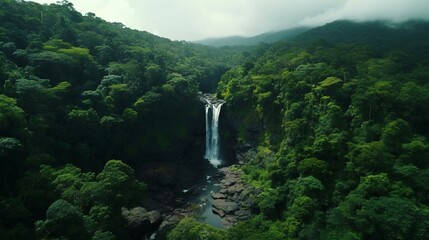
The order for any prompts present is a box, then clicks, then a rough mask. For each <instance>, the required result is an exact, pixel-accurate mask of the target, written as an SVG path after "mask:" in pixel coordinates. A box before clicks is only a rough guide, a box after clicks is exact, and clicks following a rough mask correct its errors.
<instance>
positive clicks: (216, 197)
mask: <svg viewBox="0 0 429 240" xmlns="http://www.w3.org/2000/svg"><path fill="white" fill-rule="evenodd" d="M212 198H213V199H225V198H226V196H225V195H224V194H222V193H212Z"/></svg>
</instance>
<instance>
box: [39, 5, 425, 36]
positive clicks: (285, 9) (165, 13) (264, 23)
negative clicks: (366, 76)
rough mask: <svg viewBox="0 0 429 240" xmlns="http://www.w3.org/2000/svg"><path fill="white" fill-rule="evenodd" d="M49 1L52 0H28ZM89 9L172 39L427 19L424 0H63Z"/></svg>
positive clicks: (81, 10) (88, 10) (85, 11)
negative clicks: (341, 21) (337, 22)
mask: <svg viewBox="0 0 429 240" xmlns="http://www.w3.org/2000/svg"><path fill="white" fill-rule="evenodd" d="M33 1H34V2H39V3H55V2H56V0H33ZM69 2H71V3H73V4H74V7H75V8H76V9H77V10H78V11H80V12H82V13H83V14H84V13H87V12H93V13H95V14H96V15H97V16H99V17H101V18H103V19H105V20H107V21H111V22H121V23H123V24H125V25H126V26H128V27H130V28H134V29H139V30H145V31H148V32H151V33H154V34H156V35H159V36H162V37H167V38H170V39H173V40H188V41H193V40H200V39H204V38H209V37H222V36H233V35H241V36H253V35H257V34H260V33H264V32H269V31H276V30H282V29H287V28H291V27H295V26H299V25H312V26H317V25H321V24H324V23H327V22H331V21H334V20H337V19H352V20H375V19H381V20H392V21H403V20H408V19H429V1H428V0H69Z"/></svg>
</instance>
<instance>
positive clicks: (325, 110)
mask: <svg viewBox="0 0 429 240" xmlns="http://www.w3.org/2000/svg"><path fill="white" fill-rule="evenodd" d="M345 26H346V27H345ZM428 26H429V24H428V23H425V22H408V23H406V24H403V25H401V26H396V27H390V26H387V25H385V24H383V23H380V22H374V23H363V24H357V23H352V22H335V23H332V24H328V25H326V26H323V27H320V28H318V29H314V30H310V31H308V32H307V33H305V34H303V35H301V36H299V37H298V38H297V39H296V44H288V43H278V44H275V45H270V46H262V47H261V48H260V49H259V50H256V51H255V52H254V55H253V56H250V57H249V58H248V59H247V61H246V63H245V64H243V65H242V66H241V67H237V68H234V69H232V70H230V71H228V72H227V73H226V74H225V75H224V76H223V77H222V80H221V82H220V83H219V87H218V94H219V96H220V97H222V98H224V99H225V100H226V102H227V104H228V107H229V108H230V109H229V112H232V113H233V114H234V116H233V118H235V119H239V120H235V121H236V122H238V123H239V124H237V128H238V133H239V141H243V142H251V143H253V144H254V145H255V146H256V147H257V154H256V156H255V157H254V158H253V159H250V160H249V161H248V163H247V164H245V165H244V167H243V168H242V169H243V171H244V173H245V174H246V180H247V181H249V182H250V183H252V184H253V185H254V186H256V187H259V188H261V189H263V192H262V193H261V194H260V196H259V197H258V198H257V199H256V201H257V202H258V205H259V208H260V211H261V215H260V217H258V218H255V219H254V220H252V221H249V222H247V223H243V224H240V225H239V226H237V227H236V228H234V229H231V231H230V232H229V233H228V236H229V237H230V238H231V239H238V238H239V239H427V238H428V237H429V230H428V226H429V208H428V197H427V196H428V195H427V194H428V190H429V189H428V187H427V182H428V181H429V178H428V177H429V175H428V173H429V168H428V167H429V162H428V157H429V142H428V137H429V127H428V126H429V125H428V123H429V106H428V105H427V102H428V101H429V58H428V55H427V51H428V49H429V48H428V45H427V43H428V41H429V37H428V35H427V31H425V29H427V28H428ZM374 29H376V30H377V31H374ZM325 31H326V34H325V35H322V33H325ZM329 33H335V34H332V35H330V34H329ZM352 33H353V34H352ZM387 33H389V34H387ZM325 36H326V37H325ZM303 39H305V40H306V41H300V40H303ZM405 39H409V41H405ZM305 42H307V44H305Z"/></svg>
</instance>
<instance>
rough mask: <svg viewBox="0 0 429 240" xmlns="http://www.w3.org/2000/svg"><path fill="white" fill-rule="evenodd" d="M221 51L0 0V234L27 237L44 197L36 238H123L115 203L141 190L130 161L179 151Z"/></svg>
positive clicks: (212, 81) (222, 66)
mask: <svg viewBox="0 0 429 240" xmlns="http://www.w3.org/2000/svg"><path fill="white" fill-rule="evenodd" d="M232 52H233V50H228V49H225V50H219V49H212V48H207V47H204V46H198V45H195V44H191V43H187V42H173V41H170V40H168V39H164V38H160V37H157V36H155V35H152V34H150V33H147V32H141V31H136V30H131V29H128V28H126V27H125V26H124V25H122V24H120V23H108V22H106V21H104V20H102V19H100V18H98V17H97V16H95V15H94V14H91V13H88V14H86V15H82V14H81V13H79V12H77V11H76V10H75V9H74V7H73V5H72V4H71V3H70V2H67V1H62V2H61V3H60V4H51V5H40V4H36V3H33V2H22V1H14V0H1V1H0V172H1V174H0V175H1V178H0V181H1V182H0V195H1V197H0V215H1V217H0V238H1V239H31V238H34V237H35V235H34V222H35V221H36V220H42V219H45V212H46V210H47V209H48V207H49V206H50V207H49V209H48V211H47V215H46V218H47V219H46V220H45V221H44V222H38V223H37V224H36V233H37V238H50V239H52V238H58V237H60V236H63V237H67V238H69V239H85V238H91V237H92V236H99V235H100V234H101V235H103V234H107V233H108V234H111V233H114V234H115V235H116V236H117V237H118V238H120V239H124V238H127V237H126V235H127V233H126V232H124V229H123V223H122V222H123V221H122V220H121V219H120V209H121V207H124V206H129V205H130V204H131V203H135V202H136V198H137V197H136V196H139V197H140V198H141V196H142V195H139V194H140V193H141V191H143V188H142V186H143V185H142V184H141V183H135V182H134V177H135V174H134V173H133V172H134V170H137V169H138V168H139V167H140V166H141V165H143V164H145V163H147V162H154V161H158V160H167V161H170V162H174V161H183V158H185V157H189V156H188V155H189V154H188V153H186V151H189V150H187V149H188V148H189V145H191V144H192V139H193V137H194V135H195V134H199V132H198V131H199V129H198V126H200V125H198V124H197V123H198V122H202V124H203V122H204V119H201V114H200V112H201V109H202V108H203V107H202V106H201V105H200V103H199V99H198V92H199V91H203V92H213V91H214V90H215V89H216V84H217V81H218V80H219V79H220V76H221V75H222V74H223V73H224V72H225V71H226V70H227V69H228V68H229V67H230V65H231V63H233V62H234V61H236V60H235V59H233V58H232V57H231V55H232V54H231V53H232ZM239 57H240V56H239ZM203 117H204V116H203ZM203 131H204V130H203ZM110 159H120V160H122V161H123V162H124V163H126V164H128V165H130V166H131V167H132V168H134V170H133V169H132V168H130V167H129V166H127V165H125V164H124V163H121V162H118V161H112V162H109V163H108V164H107V165H105V164H106V163H107V162H108V160H110ZM103 169H104V170H103ZM88 171H89V172H88ZM101 171H102V172H101ZM99 172H101V173H99ZM96 173H99V174H96ZM131 183H132V184H131ZM116 194H119V195H120V197H117V199H116V200H117V202H115V203H113V202H111V201H110V200H111V198H115V197H116V196H119V195H116ZM57 199H63V200H66V201H67V202H65V201H63V200H59V201H56V200H57ZM55 201H56V202H55ZM140 201H141V199H140ZM73 223H79V224H80V225H79V224H78V225H79V226H75V228H74V227H73V228H70V229H69V228H68V226H69V225H70V224H72V225H73ZM84 225H85V226H84ZM89 226H90V227H89ZM94 234H95V235H94ZM101 235H100V236H101ZM103 236H104V235H103ZM96 239H107V238H101V237H100V238H96Z"/></svg>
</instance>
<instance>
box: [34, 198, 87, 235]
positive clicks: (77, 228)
mask: <svg viewBox="0 0 429 240" xmlns="http://www.w3.org/2000/svg"><path fill="white" fill-rule="evenodd" d="M35 225H36V234H37V235H38V236H39V237H40V238H61V237H65V238H68V239H87V238H88V237H89V234H88V232H87V231H86V229H85V226H84V219H83V214H82V212H81V211H80V210H79V209H78V208H77V207H75V206H73V205H72V204H70V203H68V202H66V201H64V200H62V199H60V200H57V201H55V202H54V203H52V204H51V206H49V208H48V210H47V211H46V220H45V221H37V222H36V224H35Z"/></svg>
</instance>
